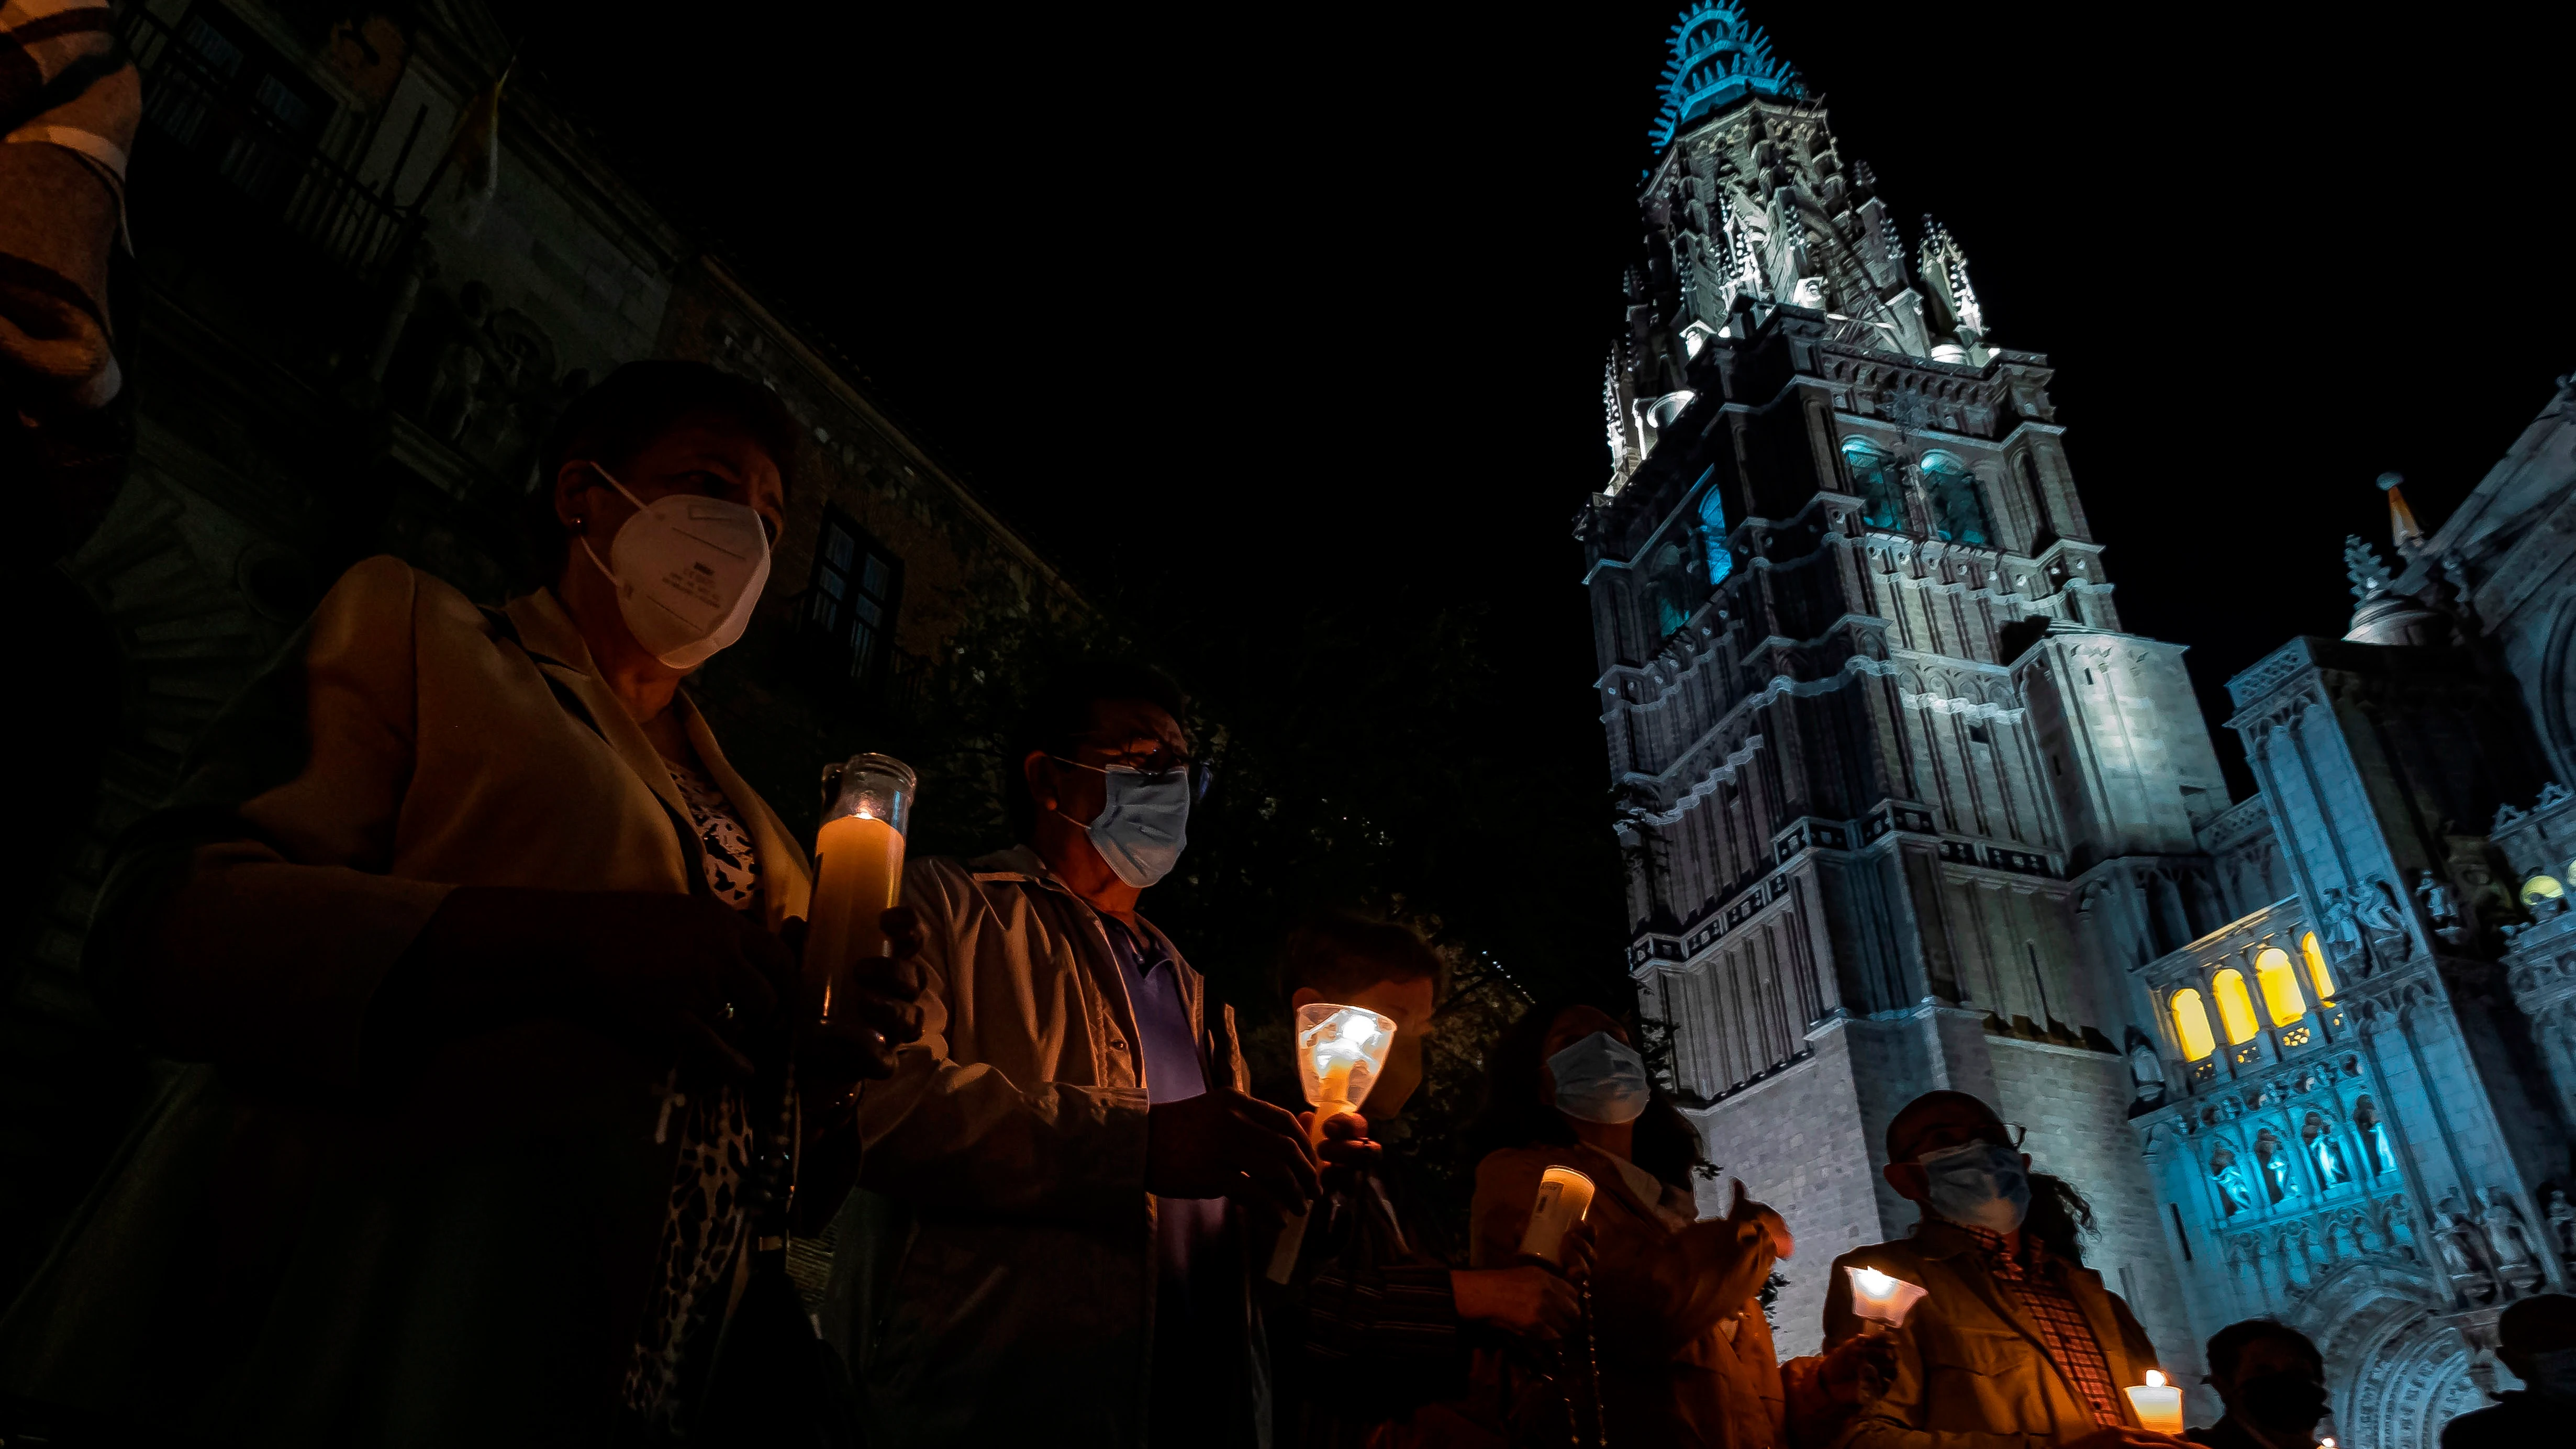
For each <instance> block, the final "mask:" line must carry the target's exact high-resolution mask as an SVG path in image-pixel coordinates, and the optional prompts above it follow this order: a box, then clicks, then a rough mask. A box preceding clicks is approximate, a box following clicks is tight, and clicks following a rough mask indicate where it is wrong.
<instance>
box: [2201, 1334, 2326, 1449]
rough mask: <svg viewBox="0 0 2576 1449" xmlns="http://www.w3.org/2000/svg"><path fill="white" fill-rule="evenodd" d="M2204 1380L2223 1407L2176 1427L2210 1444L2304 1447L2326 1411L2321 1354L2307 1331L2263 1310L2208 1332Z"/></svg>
mask: <svg viewBox="0 0 2576 1449" xmlns="http://www.w3.org/2000/svg"><path fill="white" fill-rule="evenodd" d="M2208 1359H2209V1377H2208V1380H2207V1382H2208V1384H2209V1386H2210V1387H2211V1388H2213V1389H2216V1390H2217V1391H2218V1401H2219V1402H2220V1403H2222V1404H2224V1405H2226V1406H2227V1413H2226V1415H2225V1416H2224V1417H2222V1418H2221V1419H2219V1421H2218V1422H2217V1423H2216V1424H2213V1425H2211V1426H2210V1427H2208V1428H2206V1429H2194V1430H2192V1431H2191V1432H2190V1433H2187V1434H2185V1435H2183V1437H2184V1438H2186V1439H2189V1440H2190V1441H2192V1442H2193V1443H2195V1444H2208V1445H2211V1446H2213V1449H2308V1446H2309V1445H2311V1444H2314V1443H2315V1442H2316V1433H2317V1421H2318V1420H2320V1419H2322V1418H2324V1417H2325V1416H2326V1361H2325V1356H2324V1355H2323V1354H2320V1353H2318V1352H2317V1346H2316V1344H2315V1343H2313V1342H2311V1341H2310V1340H2309V1338H2308V1336H2307V1335H2306V1334H2304V1333H2301V1332H2299V1331H2298V1330H2297V1329H2295V1328H2292V1327H2291V1326H2290V1325H2288V1324H2286V1323H2282V1322H2280V1321H2278V1320H2277V1319H2270V1318H2248V1319H2246V1320H2245V1321H2243V1322H2242V1323H2231V1324H2229V1325H2227V1326H2226V1327H2225V1328H2222V1329H2220V1330H2218V1332H2216V1333H2214V1334H2211V1335H2210V1338H2209V1352H2208Z"/></svg>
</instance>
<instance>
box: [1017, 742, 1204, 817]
mask: <svg viewBox="0 0 2576 1449" xmlns="http://www.w3.org/2000/svg"><path fill="white" fill-rule="evenodd" d="M1046 757H1047V758H1048V759H1050V760H1053V761H1055V762H1056V763H1057V764H1059V765H1071V766H1073V767H1074V768H1075V769H1077V770H1090V771H1092V772H1093V773H1095V774H1101V775H1106V774H1108V773H1109V772H1110V771H1112V770H1126V771H1129V772H1131V773H1133V774H1135V775H1136V776H1137V777H1138V778H1140V779H1142V780H1144V781H1145V782H1147V783H1148V784H1152V783H1156V782H1159V781H1160V780H1162V779H1163V778H1164V777H1165V776H1167V775H1175V774H1180V773H1183V772H1186V773H1187V774H1188V776H1189V782H1190V803H1191V804H1192V805H1196V804H1198V803H1199V802H1200V801H1202V800H1205V799H1206V798H1207V792H1208V787H1209V786H1211V785H1213V784H1214V783H1216V766H1214V765H1212V764H1210V763H1208V762H1207V761H1205V760H1200V759H1193V758H1192V757H1190V756H1188V755H1183V756H1181V757H1180V758H1179V760H1177V761H1176V762H1174V763H1172V764H1169V765H1165V766H1164V767H1163V768H1161V769H1159V770H1148V769H1145V768H1143V767H1142V766H1138V765H1130V764H1125V763H1122V762H1120V761H1117V760H1112V761H1110V762H1109V763H1108V764H1105V765H1095V764H1092V763H1091V762H1089V761H1087V760H1075V759H1068V758H1066V757H1065V756H1063V755H1059V754H1057V753H1056V752H1055V751H1053V750H1049V751H1047V752H1046Z"/></svg>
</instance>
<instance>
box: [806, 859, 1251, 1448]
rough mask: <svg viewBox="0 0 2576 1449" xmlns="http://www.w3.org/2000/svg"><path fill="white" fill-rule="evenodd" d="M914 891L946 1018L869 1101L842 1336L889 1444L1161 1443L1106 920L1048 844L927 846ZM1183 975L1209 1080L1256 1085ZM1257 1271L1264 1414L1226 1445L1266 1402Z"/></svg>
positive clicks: (1127, 1014) (1246, 1308)
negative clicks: (1155, 1423) (1053, 862)
mask: <svg viewBox="0 0 2576 1449" xmlns="http://www.w3.org/2000/svg"><path fill="white" fill-rule="evenodd" d="M904 904H906V905H908V906H910V907H912V908H913V909H914V910H916V911H918V912H920V913H921V916H922V920H923V928H924V935H925V938H926V943H925V945H924V947H923V952H922V963H923V966H924V968H925V969H924V972H923V975H924V977H925V980H926V983H927V985H926V988H925V990H924V991H923V994H922V1003H921V1004H922V1011H923V1017H924V1026H923V1031H922V1037H921V1040H920V1041H919V1042H917V1043H915V1044H914V1045H912V1046H910V1047H907V1048H905V1049H904V1050H903V1051H902V1052H901V1053H900V1054H899V1063H900V1064H899V1066H898V1067H897V1069H896V1072H895V1075H894V1076H893V1077H892V1078H891V1079H889V1080H887V1081H883V1082H871V1083H869V1084H868V1085H867V1087H866V1089H865V1094H864V1095H863V1096H862V1098H861V1099H860V1106H859V1119H860V1134H861V1137H862V1140H863V1142H864V1144H865V1151H866V1157H865V1159H864V1163H863V1165H862V1167H861V1169H860V1176H859V1190H858V1191H856V1192H853V1193H852V1194H851V1195H850V1201H849V1203H848V1205H847V1206H845V1207H844V1208H843V1210H842V1213H841V1216H840V1218H839V1221H838V1227H839V1237H840V1241H839V1245H838V1249H837V1251H836V1253H835V1257H834V1263H833V1282H832V1290H831V1297H832V1303H831V1306H830V1312H831V1313H832V1316H833V1317H832V1323H831V1325H830V1329H829V1331H828V1333H827V1336H828V1337H831V1338H832V1339H833V1340H834V1341H835V1342H836V1343H837V1344H839V1345H840V1346H841V1347H842V1349H843V1351H844V1352H846V1353H847V1354H848V1355H849V1356H850V1360H851V1367H852V1370H853V1372H854V1373H855V1374H856V1375H857V1377H858V1379H859V1382H860V1386H861V1392H862V1396H863V1398H864V1399H865V1400H866V1403H867V1411H868V1417H869V1430H870V1434H871V1436H872V1437H871V1439H870V1442H871V1443H872V1444H874V1445H877V1446H879V1449H900V1446H911V1445H929V1444H942V1445H945V1444H994V1443H1009V1442H1028V1443H1040V1442H1043V1443H1048V1444H1062V1445H1089V1444H1139V1443H1142V1442H1143V1440H1144V1435H1145V1424H1146V1409H1147V1405H1148V1402H1149V1400H1148V1394H1149V1392H1150V1388H1151V1385H1150V1382H1149V1373H1150V1370H1151V1367H1152V1352H1151V1349H1152V1344H1153V1317H1154V1293H1155V1270H1154V1255H1153V1253H1152V1251H1151V1249H1152V1246H1153V1241H1154V1198H1153V1196H1152V1194H1150V1193H1148V1192H1146V1191H1145V1121H1146V1117H1145V1114H1146V1108H1147V1102H1146V1092H1145V1079H1144V1068H1143V1064H1142V1060H1141V1054H1140V1050H1139V1048H1138V1046H1137V1035H1136V1014H1135V1010H1134V1007H1133V1006H1132V1005H1131V1004H1130V1002H1129V1000H1128V997H1127V989H1126V985H1125V982H1124V980H1123V979H1122V978H1121V976H1120V974H1119V971H1118V963H1117V958H1116V956H1114V955H1113V954H1112V953H1111V951H1110V947H1109V941H1108V937H1107V936H1106V935H1105V934H1104V932H1103V929H1102V926H1101V924H1100V918H1099V916H1098V915H1096V914H1095V913H1094V912H1093V911H1092V909H1091V908H1090V907H1089V906H1087V905H1085V904H1084V903H1083V902H1081V901H1080V900H1078V899H1076V898H1075V897H1074V895H1073V894H1072V893H1071V892H1070V891H1068V890H1066V889H1065V888H1064V887H1063V886H1062V885H1060V884H1058V883H1057V882H1056V881H1055V879H1054V878H1053V877H1052V876H1051V875H1049V874H1048V872H1047V870H1046V867H1045V865H1044V864H1043V863H1042V862H1041V861H1040V860H1039V859H1038V857H1037V854H1036V852H1034V851H1032V850H1029V849H1028V848H1026V847H1021V848H1019V849H1016V850H1010V851H1005V852H1002V853H1000V854H998V855H992V856H987V857H985V858H983V859H980V860H977V861H974V862H972V863H971V864H960V863H958V862H956V861H953V860H939V859H929V860H917V861H914V862H913V863H912V864H911V866H910V867H909V868H908V869H907V870H906V871H905V872H904ZM1147 929H1149V930H1150V929H1151V927H1148V928H1147ZM1157 935H1158V936H1159V933H1157ZM1165 944H1166V945H1167V946H1168V945H1169V944H1170V943H1169V942H1168V941H1166V942H1165ZM1172 956H1173V960H1174V961H1175V962H1180V959H1181V958H1180V953H1179V952H1178V951H1177V950H1175V951H1173V953H1172ZM1180 980H1181V984H1182V993H1183V997H1184V1000H1185V1002H1186V1005H1187V1007H1188V1010H1189V1015H1190V1021H1191V1025H1192V1028H1193V1030H1194V1032H1195V1033H1196V1035H1197V1037H1198V1039H1199V1043H1200V1050H1201V1056H1202V1060H1203V1062H1205V1063H1207V1064H1209V1070H1208V1071H1207V1073H1206V1075H1207V1080H1208V1081H1209V1082H1210V1083H1211V1084H1216V1083H1223V1082H1229V1081H1230V1082H1232V1083H1233V1084H1234V1086H1236V1087H1237V1088H1238V1089H1241V1088H1243V1087H1245V1086H1246V1084H1247V1082H1248V1076H1247V1073H1246V1072H1245V1069H1244V1065H1243V1058H1242V1055H1241V1054H1240V1052H1238V1051H1236V1050H1235V1048H1234V1045H1233V1043H1234V1023H1233V1013H1232V1011H1231V1010H1230V1009H1227V1008H1222V1007H1220V1008H1217V1009H1216V1011H1215V1012H1214V1013H1211V1011H1210V1004H1209V1002H1208V1000H1207V989H1206V983H1205V982H1204V980H1202V978H1201V977H1200V976H1199V974H1198V973H1197V972H1196V971H1194V970H1191V969H1190V968H1189V966H1188V965H1187V964H1186V963H1182V964H1181V965H1180ZM1212 1016H1213V1021H1212V1020H1211V1017H1212ZM1212 1025H1213V1026H1215V1027H1216V1028H1218V1029H1216V1030H1213V1031H1212V1030H1211V1026H1212ZM1245 1288H1246V1293H1245V1296H1244V1299H1243V1306H1242V1310H1241V1311H1242V1313H1243V1315H1244V1323H1245V1335H1246V1343H1247V1350H1246V1352H1247V1357H1246V1364H1245V1375H1246V1377H1245V1390H1246V1392H1245V1395H1244V1398H1245V1403H1244V1410H1245V1414H1246V1420H1245V1422H1244V1423H1243V1424H1239V1425H1237V1424H1228V1425H1211V1426H1209V1431H1208V1435H1207V1438H1206V1440H1205V1442H1206V1443H1209V1444H1225V1443H1235V1442H1249V1441H1250V1437H1251V1435H1252V1433H1253V1432H1254V1431H1253V1427H1252V1425H1253V1421H1254V1417H1255V1416H1258V1415H1264V1414H1266V1403H1265V1402H1264V1401H1265V1400H1266V1393H1265V1392H1264V1391H1263V1388H1262V1384H1261V1375H1260V1370H1259V1345H1260V1339H1259V1334H1258V1332H1257V1328H1256V1326H1255V1325H1254V1324H1253V1321H1252V1318H1251V1313H1252V1310H1251V1301H1250V1297H1249V1291H1248V1290H1249V1284H1248V1282H1247V1283H1246V1284H1245Z"/></svg>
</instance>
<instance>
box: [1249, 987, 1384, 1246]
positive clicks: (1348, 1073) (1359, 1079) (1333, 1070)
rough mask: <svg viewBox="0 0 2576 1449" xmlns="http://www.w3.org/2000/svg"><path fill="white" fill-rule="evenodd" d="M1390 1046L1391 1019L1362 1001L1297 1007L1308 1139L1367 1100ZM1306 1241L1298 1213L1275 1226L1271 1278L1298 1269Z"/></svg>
mask: <svg viewBox="0 0 2576 1449" xmlns="http://www.w3.org/2000/svg"><path fill="white" fill-rule="evenodd" d="M1394 1045H1395V1019H1394V1018H1393V1017H1388V1016H1381V1015H1379V1014H1378V1013H1377V1012H1374V1011H1371V1010H1369V1009H1368V1008H1367V1007H1365V1006H1336V1005H1334V1004H1332V1003H1331V1002H1327V1001H1318V1002H1314V1003H1312V1004H1310V1005H1306V1006H1301V1007H1298V1008H1297V1084H1298V1085H1299V1086H1300V1087H1302V1088H1304V1089H1305V1092H1306V1100H1307V1101H1309V1102H1312V1103H1314V1104H1315V1116H1314V1120H1313V1122H1312V1123H1311V1124H1309V1126H1308V1128H1307V1138H1308V1141H1309V1142H1311V1143H1313V1144H1314V1145H1317V1146H1321V1145H1322V1143H1323V1140H1324V1124H1325V1123H1326V1122H1328V1121H1330V1120H1332V1119H1333V1118H1335V1117H1338V1116H1340V1115H1341V1114H1343V1113H1344V1112H1356V1111H1358V1110H1359V1106H1360V1104H1361V1103H1362V1102H1365V1101H1367V1100H1368V1094H1369V1088H1371V1087H1374V1086H1376V1085H1377V1074H1378V1072H1379V1071H1380V1070H1382V1069H1383V1068H1384V1067H1385V1066H1386V1054H1387V1049H1388V1048H1390V1047H1392V1046H1394ZM1305 1240H1306V1219H1305V1216H1304V1215H1303V1214H1300V1215H1299V1216H1297V1217H1294V1218H1291V1219H1289V1220H1288V1225H1287V1226H1286V1227H1284V1228H1282V1229H1280V1230H1279V1244H1278V1246H1277V1247H1276V1248H1275V1249H1274V1250H1273V1251H1272V1252H1271V1255H1270V1275H1269V1276H1270V1281H1271V1282H1273V1283H1285V1282H1287V1281H1288V1277H1289V1275H1290V1274H1291V1273H1293V1272H1295V1271H1296V1268H1297V1249H1298V1246H1299V1245H1300V1244H1302V1243H1303V1242H1305Z"/></svg>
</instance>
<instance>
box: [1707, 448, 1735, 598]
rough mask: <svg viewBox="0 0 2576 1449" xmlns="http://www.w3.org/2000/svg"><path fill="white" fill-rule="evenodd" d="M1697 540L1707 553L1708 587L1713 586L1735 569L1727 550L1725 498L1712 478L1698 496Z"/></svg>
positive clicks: (1732, 559)
mask: <svg viewBox="0 0 2576 1449" xmlns="http://www.w3.org/2000/svg"><path fill="white" fill-rule="evenodd" d="M1712 471H1713V470H1712ZM1699 541H1700V547H1701V548H1702V549H1703V550H1704V551H1705V552H1706V553H1707V555H1708V583H1709V587H1710V588H1715V587H1717V585H1718V584H1719V582H1721V581H1722V580H1724V579H1725V577H1726V576H1727V575H1728V574H1730V573H1733V572H1734V571H1735V555H1734V554H1732V553H1729V552H1727V548H1726V500H1725V499H1724V498H1722V497H1720V496H1719V495H1718V491H1717V483H1716V481H1715V480H1714V479H1712V480H1710V482H1709V483H1708V485H1707V491H1706V492H1704V493H1702V494H1700V496H1699Z"/></svg>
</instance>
